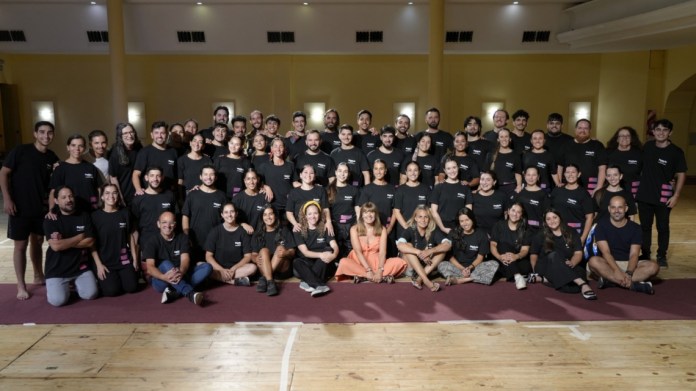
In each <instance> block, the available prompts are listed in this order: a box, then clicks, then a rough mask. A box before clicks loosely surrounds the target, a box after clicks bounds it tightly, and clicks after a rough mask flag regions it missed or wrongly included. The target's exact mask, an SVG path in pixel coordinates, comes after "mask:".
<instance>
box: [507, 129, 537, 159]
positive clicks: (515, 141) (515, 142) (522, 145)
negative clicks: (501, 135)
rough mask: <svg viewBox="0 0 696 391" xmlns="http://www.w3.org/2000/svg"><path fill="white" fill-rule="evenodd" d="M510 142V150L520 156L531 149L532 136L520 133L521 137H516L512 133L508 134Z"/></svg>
mask: <svg viewBox="0 0 696 391" xmlns="http://www.w3.org/2000/svg"><path fill="white" fill-rule="evenodd" d="M510 140H511V141H512V148H513V149H514V150H515V152H517V153H518V154H519V155H520V156H521V155H522V154H523V153H524V152H526V151H529V150H530V149H532V135H531V134H529V133H527V132H524V133H522V136H518V135H516V134H515V133H514V132H510Z"/></svg>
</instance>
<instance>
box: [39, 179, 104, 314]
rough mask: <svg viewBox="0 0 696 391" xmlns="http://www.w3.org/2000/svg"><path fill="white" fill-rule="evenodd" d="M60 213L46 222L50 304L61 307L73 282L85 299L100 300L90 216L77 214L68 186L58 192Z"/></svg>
mask: <svg viewBox="0 0 696 391" xmlns="http://www.w3.org/2000/svg"><path fill="white" fill-rule="evenodd" d="M55 194H56V204H57V205H58V209H59V210H60V213H58V214H57V218H56V220H51V219H46V220H44V223H43V225H44V232H46V239H47V240H48V250H47V251H46V271H45V273H46V296H47V299H48V303H49V304H51V305H52V306H55V307H60V306H63V305H65V304H67V303H68V300H69V299H70V282H72V281H74V282H75V289H76V290H77V294H78V296H80V298H81V299H84V300H92V299H94V298H96V297H97V295H98V294H99V290H98V288H97V279H96V278H95V277H94V273H93V272H92V270H91V269H90V267H89V260H90V258H89V254H90V249H91V247H92V246H93V245H94V234H93V232H92V223H91V220H90V218H89V215H88V214H87V213H85V212H81V211H76V209H75V205H76V204H75V198H74V196H73V191H72V189H70V188H69V187H67V186H61V187H59V188H57V189H56V192H55Z"/></svg>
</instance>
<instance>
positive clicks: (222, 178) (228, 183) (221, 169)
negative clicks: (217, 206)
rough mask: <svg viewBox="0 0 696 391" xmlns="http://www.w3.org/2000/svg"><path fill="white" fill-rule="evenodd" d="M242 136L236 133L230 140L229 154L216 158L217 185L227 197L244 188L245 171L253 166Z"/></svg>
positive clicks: (229, 197)
mask: <svg viewBox="0 0 696 391" xmlns="http://www.w3.org/2000/svg"><path fill="white" fill-rule="evenodd" d="M243 144H244V143H243V141H242V138H241V137H239V136H237V135H234V136H232V137H231V138H230V141H229V142H228V146H229V154H226V155H221V156H218V157H217V158H216V159H215V171H216V172H217V174H218V175H217V178H218V179H217V187H218V188H219V189H220V190H222V191H223V192H224V193H225V196H226V197H227V199H231V198H232V197H234V195H235V194H237V193H239V192H240V191H242V189H243V188H244V173H245V172H246V171H247V170H248V169H249V168H250V167H251V162H250V161H249V159H247V157H246V156H245V155H244V150H243Z"/></svg>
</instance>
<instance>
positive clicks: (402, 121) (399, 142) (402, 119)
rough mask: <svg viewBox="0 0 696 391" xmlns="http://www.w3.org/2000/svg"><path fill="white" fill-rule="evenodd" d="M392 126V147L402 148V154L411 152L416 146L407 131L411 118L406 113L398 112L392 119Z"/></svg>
mask: <svg viewBox="0 0 696 391" xmlns="http://www.w3.org/2000/svg"><path fill="white" fill-rule="evenodd" d="M394 128H396V137H395V138H394V148H396V149H400V150H402V151H403V152H404V156H406V155H408V154H413V150H414V149H415V148H416V139H415V138H414V137H413V135H411V134H409V133H408V130H409V129H411V118H409V116H408V115H406V114H399V115H398V116H397V117H396V121H394Z"/></svg>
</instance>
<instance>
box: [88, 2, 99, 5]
mask: <svg viewBox="0 0 696 391" xmlns="http://www.w3.org/2000/svg"><path fill="white" fill-rule="evenodd" d="M89 3H90V4H92V5H97V2H96V1H90V2H89Z"/></svg>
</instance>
